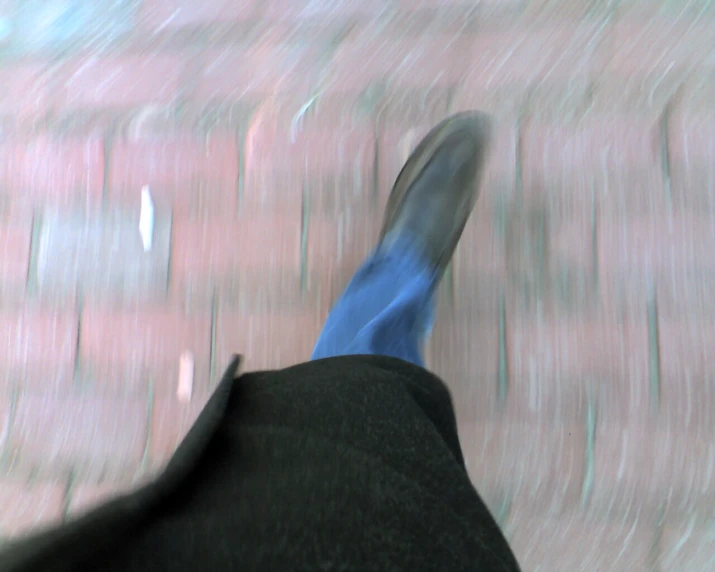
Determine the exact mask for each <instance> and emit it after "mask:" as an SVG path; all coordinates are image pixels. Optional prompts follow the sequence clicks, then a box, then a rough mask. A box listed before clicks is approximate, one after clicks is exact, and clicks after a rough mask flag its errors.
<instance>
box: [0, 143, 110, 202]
mask: <svg viewBox="0 0 715 572" xmlns="http://www.w3.org/2000/svg"><path fill="white" fill-rule="evenodd" d="M0 153H1V154H2V156H3V160H2V162H0V189H2V191H3V192H4V193H5V194H6V195H9V197H10V199H11V201H14V202H16V203H20V204H29V205H31V206H34V205H45V204H53V205H63V206H64V205H68V204H76V205H81V206H94V205H97V204H98V203H99V201H100V200H101V197H102V186H103V182H104V147H103V142H102V141H101V140H99V139H88V140H84V141H82V140H77V139H66V140H61V139H49V138H46V137H40V138H37V139H34V140H32V141H23V142H14V143H13V142H6V143H4V144H2V145H0Z"/></svg>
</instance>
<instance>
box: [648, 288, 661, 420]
mask: <svg viewBox="0 0 715 572" xmlns="http://www.w3.org/2000/svg"><path fill="white" fill-rule="evenodd" d="M659 342H660V340H659V332H658V299H657V294H656V292H655V288H654V287H653V286H650V287H649V292H648V356H649V372H650V373H649V377H650V402H651V407H652V409H653V413H658V410H659V409H660V347H659Z"/></svg>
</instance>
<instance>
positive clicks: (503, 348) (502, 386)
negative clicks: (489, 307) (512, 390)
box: [497, 291, 509, 403]
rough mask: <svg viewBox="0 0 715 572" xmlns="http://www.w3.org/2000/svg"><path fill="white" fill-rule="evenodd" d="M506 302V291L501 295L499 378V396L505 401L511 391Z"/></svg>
mask: <svg viewBox="0 0 715 572" xmlns="http://www.w3.org/2000/svg"><path fill="white" fill-rule="evenodd" d="M506 328H507V325H506V302H505V300H504V292H503V291H502V292H501V294H500V296H499V371H498V378H497V398H498V401H499V402H500V403H504V402H505V401H506V398H507V394H508V392H509V363H508V360H507V357H508V356H507V343H506Z"/></svg>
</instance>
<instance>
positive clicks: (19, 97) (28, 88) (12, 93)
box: [0, 64, 52, 119]
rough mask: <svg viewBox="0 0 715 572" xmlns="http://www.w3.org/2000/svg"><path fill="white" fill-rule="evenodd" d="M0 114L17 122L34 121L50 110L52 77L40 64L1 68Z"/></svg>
mask: <svg viewBox="0 0 715 572" xmlns="http://www.w3.org/2000/svg"><path fill="white" fill-rule="evenodd" d="M0 82H2V85H3V86H4V88H3V92H2V94H1V95H0V114H2V115H9V116H11V117H13V116H14V117H16V118H19V119H31V118H37V117H40V116H42V115H44V114H45V113H47V111H48V110H49V98H50V94H51V85H52V74H51V73H50V71H49V70H48V68H47V67H46V66H45V65H42V64H15V65H4V66H3V68H2V69H1V70H0Z"/></svg>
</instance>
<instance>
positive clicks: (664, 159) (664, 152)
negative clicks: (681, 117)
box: [660, 103, 673, 208]
mask: <svg viewBox="0 0 715 572" xmlns="http://www.w3.org/2000/svg"><path fill="white" fill-rule="evenodd" d="M669 118H670V103H668V105H666V106H665V110H664V111H663V116H662V117H661V120H660V153H661V166H662V169H663V184H664V186H665V200H666V202H667V204H668V206H669V207H670V208H672V207H673V192H672V188H671V183H670V149H669V141H668V121H669Z"/></svg>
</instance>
